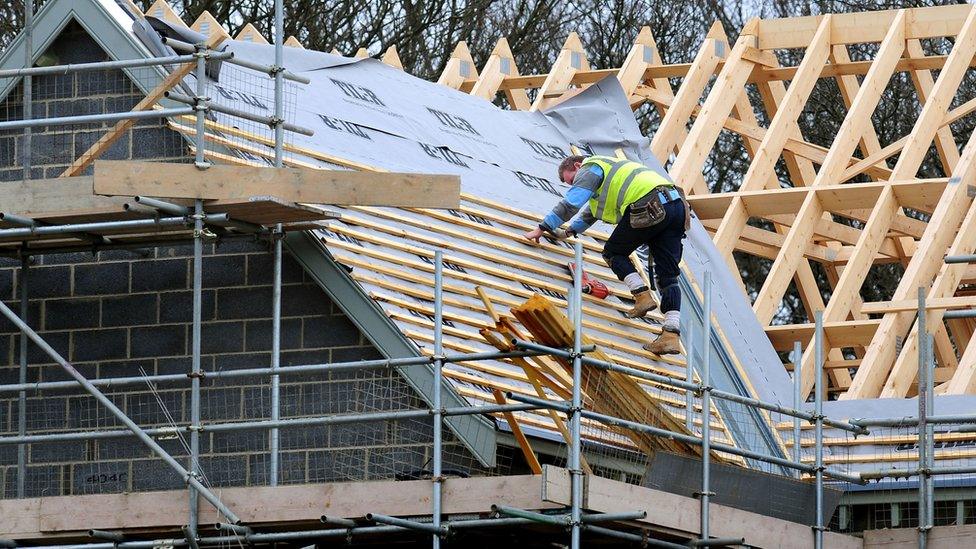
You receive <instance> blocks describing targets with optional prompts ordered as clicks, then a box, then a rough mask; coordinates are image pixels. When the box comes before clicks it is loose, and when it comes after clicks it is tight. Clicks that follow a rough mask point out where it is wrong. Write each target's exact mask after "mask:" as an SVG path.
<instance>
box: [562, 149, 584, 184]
mask: <svg viewBox="0 0 976 549" xmlns="http://www.w3.org/2000/svg"><path fill="white" fill-rule="evenodd" d="M584 160H586V157H585V156H583V155H581V154H574V155H573V156H567V157H566V158H564V159H563V161H562V162H560V163H559V171H558V172H557V173H556V176H557V177H558V178H559V180H560V181H562V179H563V172H565V171H569V170H572V169H573V168H574V167H575V166H573V164H576V163H577V162H582V161H584Z"/></svg>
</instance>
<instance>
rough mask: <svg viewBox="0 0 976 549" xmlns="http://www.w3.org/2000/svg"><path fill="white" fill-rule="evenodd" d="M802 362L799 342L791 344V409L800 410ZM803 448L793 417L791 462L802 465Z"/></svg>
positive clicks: (798, 474) (798, 427) (795, 419)
mask: <svg viewBox="0 0 976 549" xmlns="http://www.w3.org/2000/svg"><path fill="white" fill-rule="evenodd" d="M802 362H803V349H802V348H801V347H800V342H799V341H795V342H793V409H794V410H799V409H800V404H801V403H800V400H801V398H802V397H801V396H800V394H801V392H802V386H803V374H802V373H801V372H800V364H801V363H802ZM802 457H803V447H802V445H801V444H800V418H798V417H796V416H793V461H795V462H797V463H802V462H801V461H800V458H802ZM796 475H797V477H800V476H801V475H802V473H801V471H799V470H797V471H796Z"/></svg>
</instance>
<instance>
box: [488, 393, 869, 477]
mask: <svg viewBox="0 0 976 549" xmlns="http://www.w3.org/2000/svg"><path fill="white" fill-rule="evenodd" d="M505 396H506V398H508V399H509V400H515V401H519V402H525V403H529V404H538V405H539V406H547V407H549V408H551V409H553V410H558V411H561V412H564V413H565V412H567V411H568V410H569V408H570V406H569V404H568V403H567V402H564V401H552V400H544V399H541V398H535V397H530V396H526V395H518V394H514V393H506V395H505ZM582 414H583V417H585V418H587V419H592V420H594V421H599V422H600V423H604V424H607V425H613V426H615V427H622V428H625V429H630V430H633V431H640V432H643V433H647V434H649V435H653V436H658V437H662V438H667V439H670V440H677V441H680V442H684V443H686V444H691V445H694V446H701V445H702V441H701V439H700V438H696V437H694V436H692V435H686V434H684V433H677V432H674V431H668V430H667V429H661V428H660V427H654V426H652V425H644V424H642V423H637V422H634V421H628V420H626V419H621V418H618V417H613V416H608V415H605V414H600V413H597V412H591V411H589V410H583V411H582ZM711 448H712V449H713V450H715V451H717V452H723V453H726V454H733V455H737V456H741V457H744V458H747V459H755V460H757V461H762V462H765V463H772V464H773V465H779V466H782V467H789V468H791V469H796V470H798V471H803V472H805V473H814V472H816V469H817V468H816V467H814V466H813V465H806V464H803V463H797V462H795V461H790V460H788V459H784V458H781V457H776V456H770V455H766V454H761V453H759V452H753V451H751V450H746V449H743V448H736V447H735V446H729V445H727V444H721V443H717V442H713V443H711ZM824 474H825V475H828V476H831V477H833V478H836V479H838V480H843V481H845V482H852V483H856V484H864V481H863V480H862V478H861V477H860V476H859V475H857V474H850V473H844V472H842V471H836V470H833V469H829V468H828V469H825V470H824Z"/></svg>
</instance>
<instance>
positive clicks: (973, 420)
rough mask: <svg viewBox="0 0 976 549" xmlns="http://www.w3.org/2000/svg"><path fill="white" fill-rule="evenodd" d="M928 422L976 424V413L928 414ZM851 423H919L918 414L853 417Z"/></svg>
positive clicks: (887, 425) (899, 424)
mask: <svg viewBox="0 0 976 549" xmlns="http://www.w3.org/2000/svg"><path fill="white" fill-rule="evenodd" d="M925 422H926V423H935V424H950V423H951V424H972V425H976V414H954V415H942V416H927V417H926V418H925ZM851 423H853V424H855V425H863V426H865V427H913V426H917V425H918V416H905V417H896V418H878V419H868V418H859V419H852V420H851Z"/></svg>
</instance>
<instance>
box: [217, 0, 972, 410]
mask: <svg viewBox="0 0 976 549" xmlns="http://www.w3.org/2000/svg"><path fill="white" fill-rule="evenodd" d="M974 20H976V14H974V11H973V7H972V6H971V5H952V6H938V7H925V8H910V9H902V10H886V11H878V12H871V13H869V14H866V13H856V14H851V13H847V14H827V15H821V16H810V17H796V18H787V19H764V20H761V19H756V20H753V21H750V22H749V23H748V24H747V25H746V27H745V28H744V29H743V31H742V33H741V34H740V36H739V38H738V39H737V40H736V41H735V42H734V43H730V42H729V40H728V38H727V37H726V36H725V34H724V31H723V30H722V28H721V25H718V24H717V23H716V24H715V25H713V26H712V27H711V28H710V29H709V31H708V33H707V34H706V35H705V36H704V37H703V41H702V43H701V46H700V47H699V49H698V50H697V51H696V52H694V55H693V57H692V58H691V59H689V60H687V62H684V63H673V64H665V63H663V61H662V60H661V59H660V56H659V52H658V51H657V48H656V44H655V41H654V37H653V32H652V29H650V28H642V29H641V30H640V32H639V33H638V35H637V37H636V39H635V41H634V44H633V46H632V47H631V49H630V51H629V52H628V55H627V57H626V60H625V62H624V63H623V64H622V65H621V66H620V67H602V68H595V67H591V66H590V64H589V62H588V61H587V58H586V52H585V50H584V48H583V46H582V42H581V41H580V40H579V37H578V36H576V35H575V34H570V36H568V37H567V39H566V41H565V43H564V44H563V46H562V48H561V50H560V52H559V54H558V56H557V58H556V60H555V61H554V63H553V66H552V68H551V69H550V71H548V72H546V73H542V74H528V75H522V74H520V72H519V70H518V67H517V63H516V59H515V56H514V55H513V54H512V48H511V47H510V45H509V43H508V42H507V40H506V39H504V38H501V39H500V40H499V41H498V43H497V44H496V46H495V48H494V49H493V50H492V52H491V54H490V55H489V57H488V58H487V59H486V60H485V63H484V65H483V66H481V67H480V70H479V67H477V66H475V63H474V61H473V58H472V55H471V52H470V51H469V49H468V47H467V45H466V44H465V43H463V42H461V43H459V44H458V45H457V47H456V48H455V50H454V51H453V53H452V54H451V56H450V58H449V60H448V62H447V64H446V67H445V69H444V71H443V73H442V74H441V75H440V77H439V78H438V82H439V83H441V84H443V85H445V86H448V87H451V88H454V89H457V90H460V91H462V92H465V93H470V94H472V95H476V96H478V97H481V98H483V99H486V100H494V99H495V98H496V97H497V96H498V95H499V94H503V95H504V97H505V99H506V102H507V105H508V107H509V108H512V109H517V110H539V109H545V108H547V107H549V106H552V105H554V104H556V103H558V102H559V101H562V100H565V99H566V98H568V97H570V96H571V95H572V94H574V93H578V91H579V90H581V89H583V88H585V87H586V86H588V85H590V84H592V83H594V82H597V81H598V80H600V79H601V78H604V77H607V76H614V77H616V78H618V79H619V80H620V82H621V85H622V87H623V88H624V90H625V91H626V92H627V93H628V94H629V96H630V102H631V105H632V107H633V108H635V109H636V108H637V107H640V106H642V105H645V104H646V105H648V106H650V107H651V108H653V109H655V110H656V111H657V112H658V113H659V115H660V119H661V123H660V125H659V127H658V128H657V129H656V131H655V132H654V135H653V136H652V139H651V148H650V150H651V152H652V153H653V154H654V155H655V156H656V157H657V158H659V159H660V160H662V161H667V160H668V158H669V157H670V156H671V155H672V154H673V155H675V160H674V162H673V163H672V164H671V166H670V170H669V171H670V174H671V176H672V178H673V179H674V180H675V181H676V182H678V183H679V184H680V185H682V186H683V187H685V188H686V189H687V190H688V192H689V194H690V195H691V201H692V203H693V204H694V207H695V208H696V211H698V212H699V214H700V216H699V217H701V218H702V221H703V222H704V223H705V225H706V227H707V228H708V229H709V231H711V232H712V233H713V240H714V242H715V245H716V247H717V248H718V250H719V251H720V252H721V253H722V255H723V257H725V259H726V261H727V262H728V264H729V266H730V267H731V268H732V272H733V273H738V272H739V269H738V265H737V263H736V260H735V255H734V254H735V253H746V254H751V255H759V256H761V257H765V258H766V259H770V260H772V261H773V264H772V268H771V270H770V272H769V274H768V276H767V277H766V279H765V280H764V282H763V284H762V288H761V289H760V291H759V293H758V296H757V298H756V299H755V302H754V304H753V309H754V313H755V314H756V318H757V319H758V320H759V321H760V323H761V324H763V325H764V326H767V333H768V334H769V335H770V337H771V339H774V340H775V342H777V343H776V344H780V343H782V342H784V341H786V340H785V339H784V338H787V337H799V338H801V339H802V340H803V343H806V345H805V348H806V349H807V352H806V353H805V354H804V357H803V361H802V363H801V364H800V368H801V375H802V381H803V389H804V393H809V391H810V389H811V388H812V386H813V382H814V377H813V376H814V370H815V368H814V363H813V361H814V359H813V352H812V347H813V345H812V343H813V342H812V335H811V333H810V331H809V330H808V328H807V323H801V324H796V325H786V326H775V327H774V326H769V325H770V323H771V322H772V319H773V318H774V316H775V314H776V313H777V311H778V310H779V309H780V307H781V305H782V301H783V298H784V295H785V294H786V292H787V291H788V290H789V289H790V287H791V286H793V287H795V288H796V289H797V291H798V293H799V295H800V298H801V300H802V302H803V305H804V308H805V311H806V313H807V315H808V316H809V317H810V320H811V321H812V315H813V313H814V312H815V311H817V310H822V311H823V312H824V318H825V322H826V323H827V324H828V325H830V326H831V329H830V330H828V335H827V337H826V342H825V346H826V349H825V350H826V353H825V355H826V356H827V359H828V360H829V361H830V362H831V364H834V365H836V366H837V367H831V368H830V369H828V376H829V386H828V387H827V390H828V391H830V392H832V393H836V394H839V398H844V399H849V398H873V397H878V396H882V397H905V396H910V395H911V394H912V391H913V390H914V388H913V383H914V378H915V371H916V366H917V365H916V363H915V360H916V358H915V356H916V354H917V352H916V349H917V335H916V334H915V332H914V327H913V324H914V322H913V318H914V315H913V312H912V310H910V309H906V308H905V307H894V306H890V304H897V303H905V302H909V301H911V300H912V299H913V298H914V296H915V292H917V289H918V287H919V286H922V287H925V288H926V289H927V294H928V295H927V297H928V299H929V300H946V299H952V298H953V297H954V296H955V295H957V290H958V288H959V285H960V284H962V283H964V282H966V281H972V280H976V269H973V268H970V267H967V266H965V265H953V266H948V265H943V264H942V257H943V256H944V255H945V254H946V253H954V254H955V253H971V252H972V251H973V249H974V247H976V246H974V243H976V226H974V225H976V219H974V218H976V213H973V212H972V203H973V200H972V197H971V196H970V194H971V193H969V190H968V189H969V188H970V186H971V185H976V173H973V168H971V165H972V164H973V156H974V155H976V144H973V143H972V139H970V140H969V141H970V142H969V143H968V144H967V145H966V147H965V149H964V150H963V151H962V152H961V153H960V151H959V150H958V148H957V146H956V138H955V136H954V135H953V133H952V129H951V126H950V124H952V123H954V122H958V121H959V120H962V119H964V118H965V117H967V116H970V115H971V114H972V113H973V111H976V99H974V98H963V99H964V100H966V101H964V102H962V103H958V104H955V106H954V107H952V108H950V106H951V105H952V104H953V99H954V98H955V96H956V94H957V91H958V90H959V87H960V84H961V83H962V82H963V78H964V77H965V75H966V74H967V73H968V71H969V70H970V69H971V67H972V66H973V62H974V53H976V22H974ZM938 37H951V38H952V41H953V47H952V49H951V50H950V51H949V52H948V53H947V54H945V55H926V54H925V52H924V51H923V49H922V46H921V41H922V40H925V39H929V38H938ZM296 42H297V41H296ZM862 43H875V44H877V45H878V46H877V50H876V54H875V55H874V57H873V59H870V60H859V61H852V60H851V58H850V55H849V53H848V46H851V45H854V44H862ZM777 49H796V50H802V52H803V53H802V57H801V59H800V62H799V63H798V64H797V65H796V66H780V65H779V63H778V62H777V59H776V56H775V55H774V53H773V50H777ZM363 53H365V52H361V53H360V54H359V55H363ZM383 60H384V62H386V63H388V64H390V65H392V66H397V67H399V66H400V63H399V58H398V56H397V55H396V50H395V47H392V48H390V49H389V50H388V51H387V52H386V54H384V56H383ZM933 71H938V72H937V73H935V72H933ZM902 72H905V73H908V75H909V76H910V78H911V81H912V85H913V86H914V87H915V91H916V95H917V97H918V99H919V102H920V106H921V112H920V114H919V116H918V119H917V120H916V122H915V124H914V128H913V129H912V131H911V132H910V133H909V134H907V135H905V136H903V137H902V138H901V139H897V140H894V141H892V142H891V143H882V142H881V141H880V140H879V138H878V133H877V132H876V130H875V128H874V127H873V125H872V122H871V120H872V115H873V114H874V113H875V111H876V110H877V108H878V106H879V105H880V103H881V101H883V100H884V92H885V88H886V87H887V86H888V85H889V82H890V81H891V79H892V77H893V75H896V74H898V73H902ZM859 75H862V76H863V78H862V79H859V78H858V76H859ZM936 75H937V77H936ZM669 78H671V79H677V81H679V82H680V83H679V85H677V86H673V85H672V82H673V81H669ZM820 79H832V80H834V81H835V82H836V84H837V86H836V87H837V88H838V90H839V91H840V95H841V98H842V99H843V103H844V106H845V107H846V108H847V115H846V117H845V119H844V121H843V123H842V124H841V125H840V127H839V128H838V130H837V133H836V135H835V136H834V137H833V139H832V141H831V142H830V143H828V144H825V145H823V146H821V145H818V144H815V143H812V142H809V141H807V140H806V139H805V138H804V136H803V134H802V129H801V125H800V123H799V121H800V115H801V113H802V112H803V110H804V109H805V108H806V105H807V102H808V100H809V99H810V97H811V95H812V92H813V89H814V87H815V86H816V84H817V82H818V81H820ZM750 87H755V89H756V90H758V92H759V97H760V98H761V105H759V108H761V109H763V110H765V114H766V116H765V117H764V119H765V120H768V121H769V123H768V124H764V123H760V122H759V119H758V118H757V116H756V113H755V111H754V109H753V106H752V105H751V104H750V101H749V98H748V95H747V92H748V91H749V89H750ZM706 89H707V90H708V92H707V93H706ZM533 90H534V93H533V94H532V95H531V97H533V99H532V100H530V93H529V92H531V91H533ZM967 99H968V100H967ZM214 130H215V131H216V129H214ZM724 131H731V132H733V133H735V134H738V135H739V136H741V138H742V141H743V143H744V145H745V147H746V150H747V152H748V155H749V158H750V161H749V165H748V169H747V170H746V173H745V175H744V177H743V179H742V183H741V185H740V187H739V188H738V189H737V190H736V191H734V192H726V193H717V194H712V193H710V190H709V188H708V186H707V183H706V181H705V179H704V177H703V175H702V171H703V166H704V165H705V162H706V161H707V159H708V156H709V154H711V152H712V150H713V148H714V146H715V144H716V142H717V140H718V138H719V136H720V135H721V133H722V132H724ZM965 137H968V136H965ZM247 139H248V138H247V137H246V136H245V137H244V140H245V141H246V140H247ZM933 144H934V145H935V147H936V150H937V151H938V156H939V161H940V163H941V165H942V168H943V170H944V172H945V174H946V175H947V177H946V178H942V179H937V180H922V179H919V178H918V170H919V167H920V166H921V164H922V162H923V160H924V159H925V155H926V153H927V152H928V150H929V149H930V147H932V146H933ZM300 154H304V153H300ZM780 159H783V160H784V161H785V166H786V175H787V177H788V180H789V182H790V183H791V186H788V187H785V188H784V187H783V184H782V183H781V181H780V179H781V177H782V174H777V172H776V165H777V163H778V162H779V160H780ZM889 160H891V164H889V162H888V161H889ZM295 161H297V160H295ZM330 161H336V159H331V160H330ZM338 161H340V162H341V161H342V159H338ZM343 165H346V164H343ZM892 165H893V166H894V167H891V166H892ZM350 167H353V168H356V169H364V168H363V166H356V165H350ZM851 180H858V181H864V180H866V181H868V182H867V183H849V181H851ZM907 209H913V210H917V211H921V212H924V213H926V214H927V215H928V216H929V219H928V221H927V222H926V221H923V220H919V219H916V218H913V217H910V216H909V215H908V213H907ZM756 218H759V219H763V220H766V221H768V222H769V223H770V227H771V230H769V229H764V228H760V227H756V226H753V225H751V224H750V223H749V222H750V220H751V219H756ZM838 218H844V219H849V220H855V221H857V223H856V224H849V223H841V222H838V221H837V219H838ZM810 261H815V262H817V263H818V264H819V265H820V267H822V268H823V271H824V272H826V273H827V279H828V283H829V285H830V291H829V295H827V294H825V293H823V292H822V291H821V290H820V288H819V286H818V282H817V279H816V277H815V276H814V274H813V273H814V271H813V269H812V266H811V264H810ZM891 262H897V263H901V264H902V265H903V267H904V274H903V275H902V278H901V281H900V283H899V285H898V289H897V290H896V291H895V294H894V295H893V296H892V298H891V299H890V300H889V301H881V302H876V303H873V304H871V308H869V309H868V310H864V309H863V308H862V307H863V305H864V304H863V303H862V300H861V297H860V290H861V288H862V286H864V284H865V282H866V281H867V280H868V278H869V274H870V271H871V268H872V266H874V265H877V264H881V263H891ZM739 282H742V281H741V280H740V281H739ZM743 287H744V284H743ZM869 315H871V316H873V317H874V318H871V317H870V316H869ZM928 321H929V323H928V325H929V326H934V327H935V329H934V330H933V331H934V335H935V341H936V355H937V360H938V361H939V367H940V371H945V372H951V375H950V376H948V377H946V378H945V379H948V381H946V382H945V383H944V384H943V385H942V386H941V387H940V391H941V392H945V393H948V394H971V393H973V392H976V345H973V344H971V339H972V338H971V334H972V331H973V330H972V327H971V326H970V327H969V328H968V329H967V328H965V326H964V325H960V324H959V323H958V322H955V323H944V322H943V321H942V309H936V310H932V311H930V312H929V313H928ZM897 340H903V341H904V345H902V346H900V347H899V346H896V345H895V341H897ZM852 352H853V353H854V355H853V357H852V356H851V353H852Z"/></svg>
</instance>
